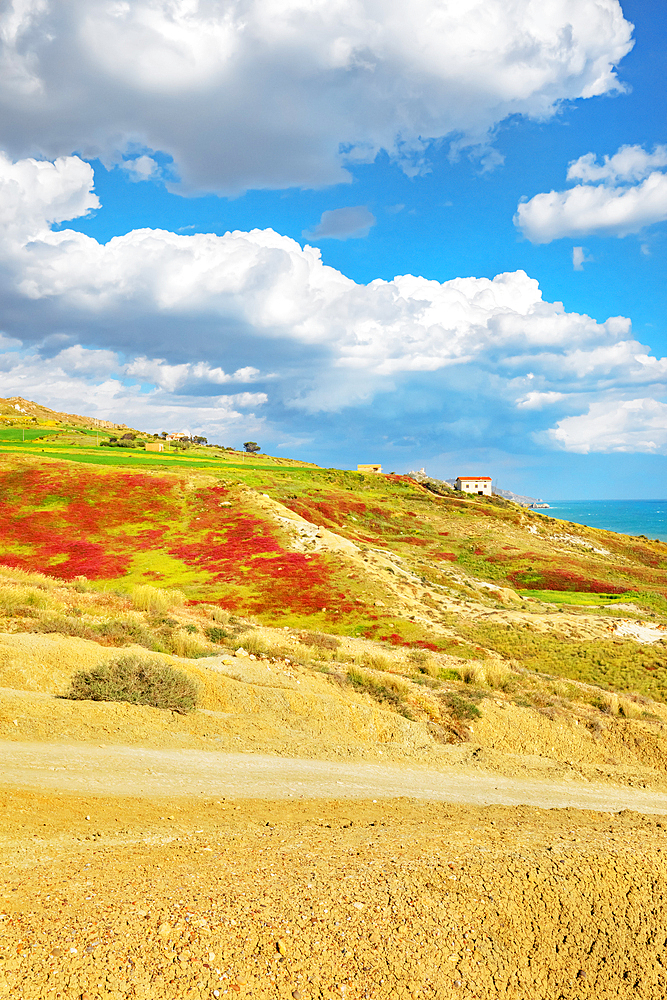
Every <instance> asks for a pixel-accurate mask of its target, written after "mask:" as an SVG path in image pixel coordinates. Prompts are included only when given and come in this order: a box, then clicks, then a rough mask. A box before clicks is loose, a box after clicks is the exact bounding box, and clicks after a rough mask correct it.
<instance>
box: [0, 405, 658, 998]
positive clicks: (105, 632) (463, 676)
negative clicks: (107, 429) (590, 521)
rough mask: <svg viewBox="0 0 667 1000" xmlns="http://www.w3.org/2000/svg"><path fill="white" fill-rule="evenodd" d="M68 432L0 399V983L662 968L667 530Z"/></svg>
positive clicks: (370, 983) (393, 978) (613, 980)
mask: <svg viewBox="0 0 667 1000" xmlns="http://www.w3.org/2000/svg"><path fill="white" fill-rule="evenodd" d="M65 416H68V415H65ZM81 419H82V420H85V418H81ZM24 434H25V439H26V440H25V441H24V440H23V438H24ZM100 437H102V435H100ZM97 440H98V431H97V429H93V428H91V427H89V426H85V425H77V427H74V426H73V425H72V423H71V422H70V424H63V425H62V426H58V427H56V428H48V427H47V428H36V429H34V430H33V429H31V428H30V427H27V426H26V427H24V428H18V427H13V426H5V427H4V428H1V427H0V741H1V742H2V747H3V750H4V753H3V754H0V804H1V805H2V809H1V810H0V848H1V850H0V870H1V871H2V873H3V875H4V876H5V885H6V891H5V893H4V898H3V902H2V906H1V908H0V920H2V921H3V928H4V929H3V934H4V942H5V943H4V946H3V956H4V961H2V962H1V963H0V997H1V998H4V997H7V998H10V997H12V998H13V997H14V996H26V997H28V996H37V995H40V996H41V995H42V994H43V995H44V996H47V995H48V996H50V995H52V994H53V991H54V990H58V991H59V992H62V994H63V996H72V997H81V996H83V997H99V998H102V997H108V998H109V1000H122V998H124V997H132V996H135V997H137V998H142V1000H148V998H149V997H150V998H151V1000H152V998H164V1000H172V998H173V997H185V996H192V997H199V998H202V1000H204V998H208V997H211V996H213V997H215V995H216V994H220V995H221V996H222V995H224V993H225V991H230V992H233V993H239V994H243V993H248V995H250V994H251V995H253V996H257V997H260V998H267V1000H268V998H272V1000H275V998H276V997H279V996H292V997H293V998H295V1000H300V998H301V997H303V998H304V1000H306V998H308V997H310V996H316V995H317V996H319V997H324V998H327V997H332V996H350V997H352V996H358V997H368V998H377V1000H383V998H385V997H386V998H389V997H391V998H392V1000H421V998H422V997H423V998H431V997H433V998H435V997H440V996H448V997H449V996H459V995H460V996H467V997H470V998H473V997H480V998H481V997H484V998H488V1000H491V998H492V997H496V996H498V995H500V994H502V995H503V996H505V995H506V996H517V997H518V996H521V997H523V998H525V1000H543V998H544V997H546V996H562V997H567V998H571V1000H574V998H575V997H576V998H577V1000H580V998H581V997H591V998H593V997H595V998H596V1000H597V998H599V997H610V998H611V997H612V996H613V997H617V996H629V995H630V993H631V994H632V996H633V997H646V1000H649V998H651V1000H652V998H653V997H655V996H662V995H664V992H665V977H664V968H663V956H662V953H661V949H662V944H661V941H662V938H661V937H660V928H661V927H662V926H663V925H664V919H665V913H667V893H665V892H664V890H663V889H662V885H663V882H664V878H663V868H664V864H665V861H664V858H665V855H664V846H663V841H664V830H665V826H666V825H667V817H664V816H650V815H642V814H640V812H632V811H631V809H636V810H641V811H642V813H648V814H650V813H652V812H662V811H664V808H665V805H664V802H665V793H666V792H667V745H666V741H665V732H667V648H666V646H665V639H664V637H665V635H667V597H666V595H667V545H665V544H663V543H660V542H652V541H649V540H645V539H639V538H629V537H627V536H623V535H618V534H614V533H613V532H603V531H598V530H595V529H591V528H586V527H584V526H581V525H576V524H569V523H565V522H562V521H556V520H554V519H552V518H550V517H548V516H545V515H544V514H541V513H538V512H536V511H532V510H529V509H526V508H524V507H522V506H520V505H518V504H516V503H513V502H511V501H508V500H506V499H503V498H501V497H498V496H495V497H478V496H463V495H462V494H460V493H457V492H456V491H453V490H451V489H450V488H449V487H448V486H447V485H446V484H443V483H438V482H437V481H434V480H428V479H425V480H424V481H423V482H417V481H415V480H414V479H411V478H408V477H402V476H393V475H389V476H382V475H363V474H359V473H356V472H346V471H343V470H338V469H320V468H317V467H315V466H308V465H306V464H304V463H298V462H294V461H292V460H289V459H279V458H274V457H271V456H267V455H261V456H252V457H250V456H243V455H240V454H239V453H235V452H229V451H226V450H224V449H217V448H201V447H191V448H190V449H188V450H187V451H185V452H178V453H173V454H165V453H155V452H153V453H150V452H148V453H147V452H145V451H144V450H143V449H139V448H135V449H130V448H128V449H112V448H100V447H99V446H98V445H97ZM120 655H130V656H133V657H134V658H135V659H134V660H133V661H132V662H134V663H135V664H137V663H138V664H139V668H138V669H139V671H140V670H144V669H148V666H147V661H148V660H150V661H151V662H152V666H151V669H152V670H153V671H158V672H159V671H162V672H163V673H164V674H165V676H171V675H170V674H169V670H170V669H176V670H177V671H178V672H179V674H180V675H185V681H187V682H188V683H189V684H192V685H194V688H195V692H196V698H197V707H196V708H195V709H194V710H192V711H185V710H184V711H183V714H180V713H179V712H178V711H175V710H172V708H170V707H168V706H165V705H164V704H157V705H156V704H153V703H150V704H135V703H130V702H131V696H132V692H130V691H129V688H127V687H126V688H123V690H121V691H120V692H119V693H118V694H117V696H118V697H119V698H121V699H123V698H127V699H128V700H119V701H98V700H93V698H92V695H93V694H95V693H96V692H95V690H93V688H89V689H88V690H89V691H90V695H91V697H90V700H75V699H74V698H73V697H72V683H73V680H74V678H75V677H76V676H77V675H78V674H79V673H80V672H81V671H84V672H91V671H92V672H95V671H97V672H99V671H100V669H102V670H104V669H106V670H109V669H110V666H109V665H110V664H111V663H112V662H113V661H114V660H115V659H117V658H118V657H119V656H120ZM84 693H86V692H84ZM106 696H109V695H108V694H107V695H105V697H106ZM258 774H259V775H260V777H259V779H258V778H257V775H258ZM253 775H255V778H254V779H253V777H252V776H253ZM262 795H264V796H267V797H266V798H262V797H261V796H262ZM408 795H409V796H410V797H409V798H408V797H407V796H408ZM453 798H456V799H457V801H458V803H459V804H452V799H453ZM438 799H444V800H445V801H437V800H438ZM479 803H482V804H479ZM540 807H541V808H540ZM600 810H604V811H600ZM628 887H630V888H628ZM536 914H537V915H538V918H537V919H536ZM628 927H632V928H634V930H633V933H632V934H631V935H628ZM637 928H639V930H637ZM26 942H28V943H29V947H26ZM564 942H566V943H567V946H564ZM570 942H571V943H570ZM621 953H622V954H623V955H625V964H623V963H619V962H618V955H619V954H621ZM53 995H55V994H53Z"/></svg>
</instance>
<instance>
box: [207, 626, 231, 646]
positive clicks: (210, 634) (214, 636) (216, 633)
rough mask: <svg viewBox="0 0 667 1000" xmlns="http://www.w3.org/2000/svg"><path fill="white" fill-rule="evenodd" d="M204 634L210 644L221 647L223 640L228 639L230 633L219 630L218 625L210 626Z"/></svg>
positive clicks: (225, 630)
mask: <svg viewBox="0 0 667 1000" xmlns="http://www.w3.org/2000/svg"><path fill="white" fill-rule="evenodd" d="M204 634H205V635H206V638H207V639H210V640H211V642H216V643H218V645H222V644H223V643H224V641H225V639H229V635H230V633H229V632H228V631H227V629H226V628H221V627H220V626H219V625H211V626H210V627H209V628H207V629H205V630H204Z"/></svg>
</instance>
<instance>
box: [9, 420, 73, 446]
mask: <svg viewBox="0 0 667 1000" xmlns="http://www.w3.org/2000/svg"><path fill="white" fill-rule="evenodd" d="M59 433H60V431H59V430H57V429H56V428H53V429H50V428H47V427H41V428H32V427H26V428H25V429H24V428H23V427H3V426H2V425H0V442H2V443H3V444H13V445H22V444H23V435H24V434H25V443H26V444H29V443H30V442H31V441H34V440H35V438H40V437H44V436H45V435H46V434H59ZM26 450H27V449H26Z"/></svg>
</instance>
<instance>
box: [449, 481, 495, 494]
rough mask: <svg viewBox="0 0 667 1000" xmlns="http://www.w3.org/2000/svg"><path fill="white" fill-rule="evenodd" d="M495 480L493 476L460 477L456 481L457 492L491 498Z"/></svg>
mask: <svg viewBox="0 0 667 1000" xmlns="http://www.w3.org/2000/svg"><path fill="white" fill-rule="evenodd" d="M492 484H493V480H492V479H491V476H459V477H458V479H457V480H456V488H457V490H461V491H462V492H463V493H477V494H478V495H479V496H485V497H490V496H491V493H492V490H491V486H492Z"/></svg>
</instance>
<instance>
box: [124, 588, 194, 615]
mask: <svg viewBox="0 0 667 1000" xmlns="http://www.w3.org/2000/svg"><path fill="white" fill-rule="evenodd" d="M132 603H133V604H134V606H135V608H137V609H138V610H139V611H148V612H149V613H150V614H164V613H165V611H169V610H170V609H171V608H173V607H177V606H178V605H181V604H184V603H185V594H184V593H183V592H182V591H181V590H168V589H164V590H161V589H160V588H159V587H151V585H150V584H148V583H145V584H141V585H140V586H138V587H133V588H132Z"/></svg>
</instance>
